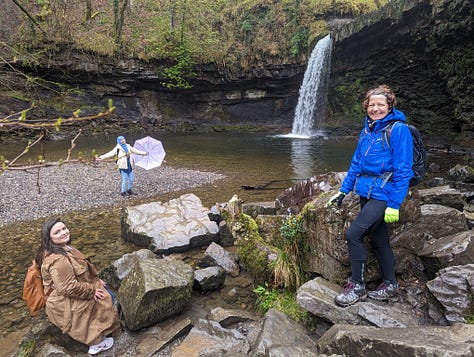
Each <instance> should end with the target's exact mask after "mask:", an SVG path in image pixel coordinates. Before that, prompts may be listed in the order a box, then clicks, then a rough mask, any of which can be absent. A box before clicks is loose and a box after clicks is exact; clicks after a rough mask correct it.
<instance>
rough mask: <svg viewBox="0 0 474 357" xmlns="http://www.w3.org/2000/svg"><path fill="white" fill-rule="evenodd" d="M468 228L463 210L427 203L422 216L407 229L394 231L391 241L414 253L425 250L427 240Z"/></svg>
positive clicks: (397, 247)
mask: <svg viewBox="0 0 474 357" xmlns="http://www.w3.org/2000/svg"><path fill="white" fill-rule="evenodd" d="M466 230H467V223H466V219H465V217H464V215H463V214H462V212H460V211H458V210H457V209H455V208H451V207H446V206H441V205H436V204H426V205H422V206H421V218H420V220H419V221H417V222H415V223H414V224H412V225H410V226H406V227H405V229H403V230H400V231H397V232H394V235H393V236H392V237H391V239H390V242H391V244H392V246H393V248H394V250H397V249H400V248H402V249H406V250H409V251H411V252H412V253H414V254H415V255H416V254H417V253H418V252H421V251H422V250H423V247H424V245H425V242H426V241H430V240H433V239H439V238H441V237H444V236H448V235H451V234H455V233H458V232H463V231H466Z"/></svg>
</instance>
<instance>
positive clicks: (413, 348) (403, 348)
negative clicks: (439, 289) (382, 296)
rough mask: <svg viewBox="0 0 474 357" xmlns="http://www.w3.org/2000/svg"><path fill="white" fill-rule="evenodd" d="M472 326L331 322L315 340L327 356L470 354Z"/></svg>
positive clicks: (439, 356)
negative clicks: (365, 324)
mask: <svg viewBox="0 0 474 357" xmlns="http://www.w3.org/2000/svg"><path fill="white" fill-rule="evenodd" d="M472 336H474V325H466V324H456V325H454V326H450V327H440V326H416V327H408V328H383V329H381V328H376V327H369V326H353V325H334V326H333V327H331V328H330V329H329V330H328V331H327V332H326V333H325V334H324V336H323V337H321V338H320V339H319V341H318V349H319V351H320V352H321V353H325V354H327V355H331V354H340V355H344V356H385V357H398V356H433V357H444V356H456V357H468V356H472V353H473V351H474V342H473V340H472Z"/></svg>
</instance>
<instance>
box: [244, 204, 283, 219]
mask: <svg viewBox="0 0 474 357" xmlns="http://www.w3.org/2000/svg"><path fill="white" fill-rule="evenodd" d="M242 210H243V212H244V213H245V214H247V215H249V216H250V217H252V218H253V219H255V218H256V217H257V216H258V215H274V214H276V207H275V201H270V202H252V203H244V204H243V205H242Z"/></svg>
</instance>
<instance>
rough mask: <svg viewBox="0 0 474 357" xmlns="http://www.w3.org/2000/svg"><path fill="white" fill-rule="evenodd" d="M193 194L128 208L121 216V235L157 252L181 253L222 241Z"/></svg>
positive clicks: (214, 224)
mask: <svg viewBox="0 0 474 357" xmlns="http://www.w3.org/2000/svg"><path fill="white" fill-rule="evenodd" d="M208 214H209V210H208V209H206V208H204V207H203V206H202V203H201V200H200V199H199V198H198V197H197V196H196V195H194V194H185V195H182V196H180V197H179V198H177V199H174V200H171V201H169V202H167V203H164V204H163V203H161V202H151V203H146V204H142V205H138V206H132V207H126V208H124V210H123V213H122V220H121V224H122V236H123V238H124V239H125V240H128V241H130V242H132V243H134V244H136V245H139V246H145V247H148V248H149V249H150V250H152V251H153V252H154V253H163V254H168V253H173V252H182V251H185V250H188V249H191V248H195V247H200V246H205V245H207V244H209V243H211V242H213V241H219V235H218V232H219V229H218V226H217V223H216V222H214V221H211V220H210V219H209V216H208Z"/></svg>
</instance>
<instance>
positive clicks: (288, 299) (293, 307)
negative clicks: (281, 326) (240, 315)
mask: <svg viewBox="0 0 474 357" xmlns="http://www.w3.org/2000/svg"><path fill="white" fill-rule="evenodd" d="M254 293H256V294H257V301H256V309H257V311H258V312H259V313H260V314H262V315H264V314H265V313H266V312H267V311H268V310H270V309H272V308H274V309H276V310H278V311H281V312H283V313H285V314H286V315H288V316H289V317H291V318H292V319H293V320H295V321H298V322H301V323H303V324H305V325H307V326H310V322H311V318H310V316H309V313H308V312H307V311H305V310H303V309H302V308H301V307H300V306H299V305H298V304H297V303H296V296H295V295H296V293H294V292H291V291H285V290H279V289H277V288H270V287H269V286H268V284H266V283H265V284H264V285H259V286H258V287H257V288H256V289H254Z"/></svg>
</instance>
